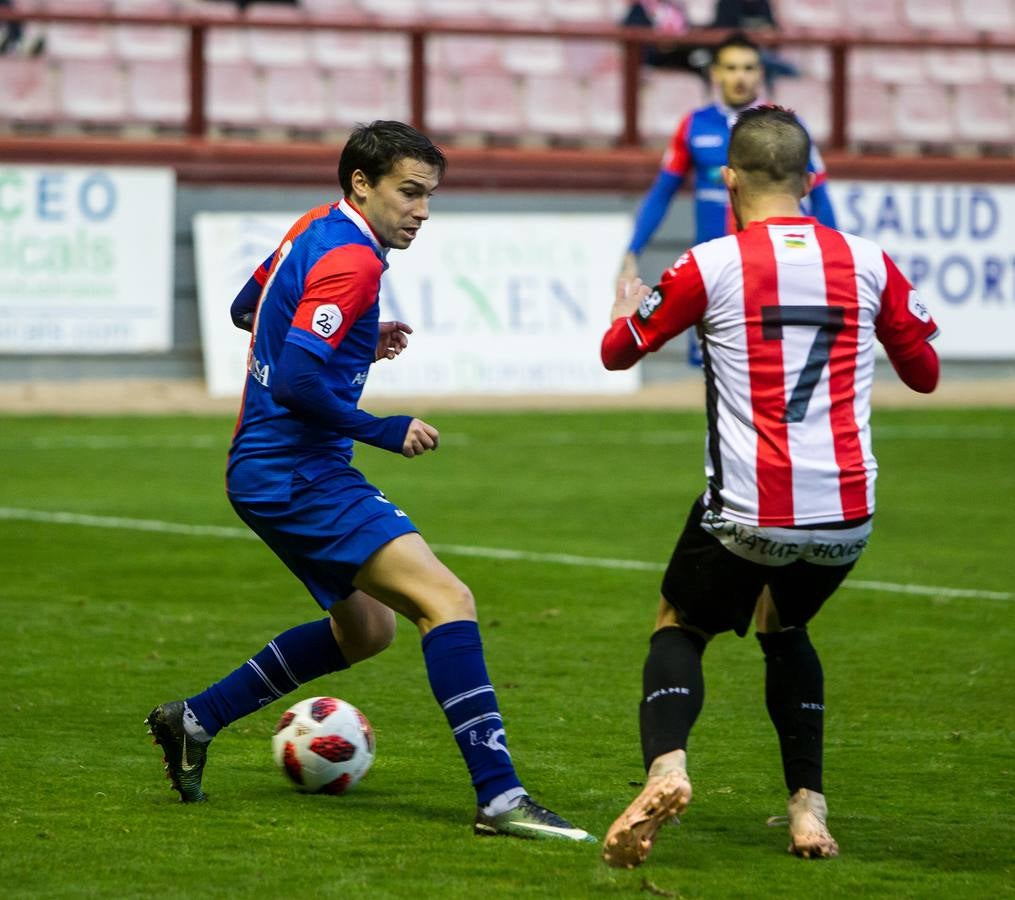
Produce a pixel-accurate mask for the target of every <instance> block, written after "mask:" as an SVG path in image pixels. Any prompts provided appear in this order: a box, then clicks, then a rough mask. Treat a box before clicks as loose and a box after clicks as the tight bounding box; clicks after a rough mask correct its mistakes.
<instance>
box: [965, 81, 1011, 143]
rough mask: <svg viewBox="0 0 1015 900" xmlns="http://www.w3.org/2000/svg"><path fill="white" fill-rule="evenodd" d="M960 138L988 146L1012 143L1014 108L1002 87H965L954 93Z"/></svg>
mask: <svg viewBox="0 0 1015 900" xmlns="http://www.w3.org/2000/svg"><path fill="white" fill-rule="evenodd" d="M955 126H956V131H957V133H958V136H959V138H961V139H965V140H971V141H979V142H983V143H991V144H1013V143H1015V106H1013V105H1012V101H1011V99H1010V98H1009V96H1008V91H1007V89H1006V88H1005V86H1004V85H1001V84H992V83H987V84H976V85H973V84H964V85H961V86H960V87H958V88H956V89H955Z"/></svg>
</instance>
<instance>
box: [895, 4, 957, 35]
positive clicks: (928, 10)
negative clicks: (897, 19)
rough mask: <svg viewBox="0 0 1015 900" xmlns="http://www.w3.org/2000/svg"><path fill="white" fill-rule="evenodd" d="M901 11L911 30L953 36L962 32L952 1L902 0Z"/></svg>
mask: <svg viewBox="0 0 1015 900" xmlns="http://www.w3.org/2000/svg"><path fill="white" fill-rule="evenodd" d="M902 10H903V13H904V16H905V21H906V22H907V23H908V24H909V25H910V26H911V27H912V28H919V29H921V30H927V31H947V32H951V33H953V34H954V33H955V32H957V31H961V30H964V29H963V23H962V22H961V21H960V20H959V16H958V13H957V11H956V9H955V4H954V3H953V2H952V0H903V5H902Z"/></svg>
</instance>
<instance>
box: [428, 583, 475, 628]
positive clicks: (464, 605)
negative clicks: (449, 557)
mask: <svg viewBox="0 0 1015 900" xmlns="http://www.w3.org/2000/svg"><path fill="white" fill-rule="evenodd" d="M435 599H436V600H437V607H438V610H437V611H438V612H439V614H440V618H441V619H443V620H444V621H446V622H456V621H459V620H462V619H467V620H470V621H475V620H476V599H475V597H473V596H472V591H470V590H469V586H468V585H467V584H465V583H464V582H463V581H459V580H458V579H457V578H455V579H453V580H452V581H450V582H449V583H448V584H447V585H446V586H445V588H444V589H443V590H442V591H441V592H440V596H439V597H437V598H435Z"/></svg>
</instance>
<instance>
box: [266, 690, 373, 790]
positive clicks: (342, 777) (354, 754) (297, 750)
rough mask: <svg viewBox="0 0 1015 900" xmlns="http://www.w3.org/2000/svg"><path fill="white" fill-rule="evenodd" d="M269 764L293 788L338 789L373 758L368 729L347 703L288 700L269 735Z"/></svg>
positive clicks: (344, 787)
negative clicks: (294, 702)
mask: <svg viewBox="0 0 1015 900" xmlns="http://www.w3.org/2000/svg"><path fill="white" fill-rule="evenodd" d="M271 750H272V755H273V756H274V757H275V764H276V765H277V766H278V767H279V768H280V769H281V770H282V771H283V772H284V773H285V774H286V775H287V776H288V777H289V779H290V780H291V781H292V782H293V784H294V785H295V786H296V788H297V790H300V791H304V792H306V793H308V794H344V793H345V792H346V791H348V790H351V789H352V788H354V787H355V786H356V785H357V784H358V783H359V780H360V779H361V778H362V777H363V776H364V775H366V773H367V770H368V769H369V768H370V765H371V764H372V763H373V761H374V730H373V728H371V727H370V723H369V722H368V721H367V717H366V716H364V715H363V713H361V712H360V711H359V710H358V709H356V707H355V706H353V705H352V704H351V703H346V702H345V701H344V700H339V699H337V698H336V697H309V698H307V699H306V700H300V702H299V703H296V704H294V705H293V706H290V707H289V709H287V710H286V711H285V713H284V714H283V716H282V718H281V719H279V720H278V725H276V726H275V734H274V735H273V736H272V739H271Z"/></svg>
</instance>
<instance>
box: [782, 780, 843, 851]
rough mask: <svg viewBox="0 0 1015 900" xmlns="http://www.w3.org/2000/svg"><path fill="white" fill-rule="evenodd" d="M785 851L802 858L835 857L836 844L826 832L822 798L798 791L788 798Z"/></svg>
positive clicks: (813, 793) (802, 789) (819, 795)
mask: <svg viewBox="0 0 1015 900" xmlns="http://www.w3.org/2000/svg"><path fill="white" fill-rule="evenodd" d="M787 808H788V810H789V837H790V842H789V852H790V853H793V854H794V855H796V856H800V857H803V858H804V859H829V858H831V857H833V856H838V855H839V845H838V844H837V843H836V842H835V838H833V837H832V835H831V834H830V833H829V831H828V825H827V824H826V821H827V819H828V804H826V803H825V795H824V794H819V793H818V792H817V791H809V790H807V789H806V788H800V790H799V791H797V792H796V793H795V794H794V795H793V796H792V797H790V798H789V803H788V806H787Z"/></svg>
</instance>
